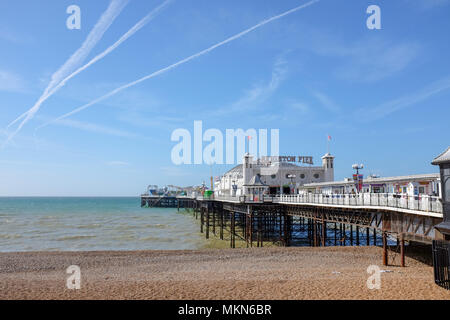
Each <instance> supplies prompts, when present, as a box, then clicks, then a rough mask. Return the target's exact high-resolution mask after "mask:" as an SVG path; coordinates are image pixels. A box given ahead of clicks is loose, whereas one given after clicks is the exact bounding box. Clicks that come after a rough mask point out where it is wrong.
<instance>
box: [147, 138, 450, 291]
mask: <svg viewBox="0 0 450 320" xmlns="http://www.w3.org/2000/svg"><path fill="white" fill-rule="evenodd" d="M330 159H331V158H330ZM325 160H328V158H326V159H325ZM244 164H245V162H244ZM433 164H438V165H439V166H440V174H427V175H414V176H403V177H387V178H372V177H370V178H367V179H366V180H365V181H364V182H361V183H360V182H359V181H356V182H355V181H351V180H345V181H334V182H319V183H308V184H304V185H301V186H297V185H295V184H294V181H293V182H292V184H291V185H288V186H286V187H283V188H273V190H270V187H271V186H270V185H268V184H266V183H265V182H264V181H262V177H263V178H264V176H263V175H261V174H259V173H257V174H256V175H255V176H254V177H252V178H251V179H249V180H248V181H247V180H245V179H244V178H243V176H244V174H240V173H239V172H237V171H236V170H235V171H236V172H235V171H232V172H231V173H229V175H230V174H231V180H232V181H231V182H232V183H233V184H234V185H237V184H236V182H238V181H234V180H233V179H234V178H236V180H237V179H238V178H240V179H241V180H242V181H241V182H242V186H241V187H242V189H241V190H236V188H235V187H234V186H233V185H231V188H228V189H229V191H230V192H229V193H228V194H227V193H225V192H223V193H221V192H218V191H220V190H217V189H216V190H215V191H214V192H212V191H207V190H205V188H204V185H203V186H202V187H198V188H197V189H196V188H191V189H190V190H187V189H188V188H183V189H182V188H178V187H176V188H172V189H174V190H173V192H171V191H169V189H164V190H157V191H154V189H151V188H149V191H148V192H147V193H146V194H143V195H142V196H141V206H143V207H171V208H178V209H180V208H186V209H192V210H190V211H191V212H192V214H193V216H194V217H195V219H199V220H200V223H199V227H200V232H201V233H203V234H204V235H205V238H206V239H209V238H210V237H217V238H218V239H221V240H225V241H228V242H229V245H230V247H231V248H235V247H236V246H237V243H236V240H237V241H238V242H239V243H238V246H247V247H253V246H256V247H263V246H267V245H269V246H271V245H276V246H286V247H288V246H297V245H309V246H313V247H319V246H322V247H324V246H362V245H366V246H380V247H382V249H383V250H382V257H381V258H382V264H383V265H384V266H387V265H399V266H402V267H405V266H406V252H407V251H408V252H409V251H410V250H409V248H411V249H414V247H415V248H417V249H420V248H425V247H426V248H428V247H431V246H430V245H431V244H432V250H430V251H427V252H429V255H430V256H432V259H433V264H434V269H435V282H436V283H437V284H438V285H440V286H442V287H444V288H447V289H450V260H449V258H448V257H449V256H450V187H449V185H450V147H449V148H448V149H447V151H446V152H444V153H443V155H441V156H439V157H438V158H436V159H435V160H434V161H433ZM252 165H253V164H252ZM329 166H330V167H331V165H329ZM248 167H250V164H249V165H248ZM238 169H241V170H243V171H245V165H244V166H241V167H239V168H238ZM233 174H235V176H234V175H233ZM283 174H284V176H286V178H287V179H291V176H292V175H291V174H289V173H287V172H283ZM273 175H275V174H273ZM226 178H229V177H228V176H227V177H226ZM274 180H275V179H274ZM292 180H293V179H292ZM218 189H220V188H218ZM224 189H226V188H225V187H223V188H222V189H221V191H223V190H224ZM355 190H356V191H355ZM271 191H273V192H271ZM224 193H225V194H224ZM430 249H431V248H430ZM425 250H426V249H425ZM431 251H432V252H431Z"/></svg>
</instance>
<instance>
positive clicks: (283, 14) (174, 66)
mask: <svg viewBox="0 0 450 320" xmlns="http://www.w3.org/2000/svg"><path fill="white" fill-rule="evenodd" d="M316 2H319V0H312V1H310V2H307V3H305V4H303V5H301V6H298V7H295V8H293V9H291V10H288V11H286V12H284V13H282V14H279V15H277V16H274V17H272V18H269V19H266V20H264V21H262V22H260V23H258V24H257V25H254V26H253V27H251V28H248V29H246V30H244V31H242V32H240V33H238V34H236V35H234V36H232V37H229V38H228V39H226V40H224V41H222V42H219V43H217V44H215V45H213V46H211V47H209V48H207V49H205V50H202V51H200V52H198V53H196V54H194V55H192V56H189V57H187V58H185V59H183V60H180V61H178V62H176V63H174V64H171V65H170V66H168V67H165V68H163V69H160V70H158V71H155V72H153V73H151V74H149V75H147V76H145V77H143V78H140V79H138V80H135V81H133V82H130V83H128V84H125V85H123V86H121V87H119V88H117V89H114V90H113V91H111V92H109V93H107V94H105V95H103V96H101V97H100V98H97V99H95V100H93V101H91V102H89V103H87V104H85V105H83V106H81V107H79V108H76V109H74V110H72V111H70V112H68V113H66V114H64V115H62V116H60V117H58V118H56V119H53V120H51V121H49V122H46V123H44V124H43V125H41V126H39V127H37V128H36V130H38V129H40V128H43V127H46V126H47V125H49V124H50V123H52V122H54V121H58V120H61V119H64V118H67V117H69V116H71V115H74V114H75V113H78V112H80V111H82V110H84V109H86V108H89V107H90V106H92V105H94V104H96V103H98V102H100V101H103V100H105V99H107V98H109V97H111V96H113V95H115V94H116V93H119V92H120V91H122V90H125V89H127V88H130V87H132V86H135V85H137V84H139V83H141V82H143V81H145V80H148V79H151V78H153V77H156V76H157V75H160V74H162V73H164V72H167V71H169V70H171V69H173V68H176V67H178V66H180V65H182V64H184V63H186V62H188V61H191V60H193V59H195V58H198V57H200V56H202V55H204V54H206V53H208V52H210V51H212V50H214V49H216V48H218V47H221V46H223V45H225V44H227V43H228V42H231V41H233V40H236V39H238V38H240V37H242V36H244V35H246V34H247V33H249V32H252V31H253V30H255V29H258V28H260V27H262V26H263V25H265V24H268V23H269V22H272V21H274V20H277V19H280V18H282V17H284V16H286V15H288V14H291V13H294V12H296V11H298V10H301V9H303V8H306V7H309V6H310V5H312V4H314V3H316Z"/></svg>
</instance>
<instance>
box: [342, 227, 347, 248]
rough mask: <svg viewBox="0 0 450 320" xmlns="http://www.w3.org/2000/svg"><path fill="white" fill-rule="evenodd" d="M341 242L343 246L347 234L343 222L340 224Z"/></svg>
mask: <svg viewBox="0 0 450 320" xmlns="http://www.w3.org/2000/svg"><path fill="white" fill-rule="evenodd" d="M342 233H343V234H342V237H341V239H342V244H343V245H344V247H345V246H346V243H345V242H346V241H347V234H346V230H345V223H343V224H342Z"/></svg>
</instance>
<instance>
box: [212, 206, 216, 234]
mask: <svg viewBox="0 0 450 320" xmlns="http://www.w3.org/2000/svg"><path fill="white" fill-rule="evenodd" d="M212 223H213V225H212V232H213V234H214V235H216V210H215V209H214V207H213V208H212Z"/></svg>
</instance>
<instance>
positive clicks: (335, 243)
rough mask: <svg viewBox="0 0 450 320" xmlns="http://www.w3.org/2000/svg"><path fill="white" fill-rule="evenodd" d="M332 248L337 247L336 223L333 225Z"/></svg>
mask: <svg viewBox="0 0 450 320" xmlns="http://www.w3.org/2000/svg"><path fill="white" fill-rule="evenodd" d="M334 246H337V223H336V222H335V223H334Z"/></svg>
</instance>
